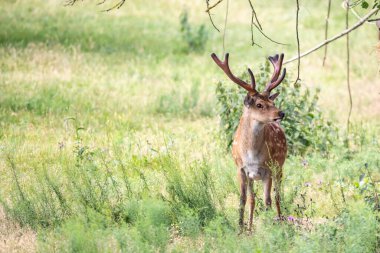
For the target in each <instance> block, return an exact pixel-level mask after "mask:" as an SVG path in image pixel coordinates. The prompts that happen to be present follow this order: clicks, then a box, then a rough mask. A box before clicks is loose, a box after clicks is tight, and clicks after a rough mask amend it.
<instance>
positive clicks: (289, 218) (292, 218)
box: [288, 215, 296, 222]
mask: <svg viewBox="0 0 380 253" xmlns="http://www.w3.org/2000/svg"><path fill="white" fill-rule="evenodd" d="M295 220H296V219H295V218H294V217H293V216H291V215H290V216H288V221H291V222H294V221H295Z"/></svg>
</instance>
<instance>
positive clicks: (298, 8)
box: [294, 0, 301, 84]
mask: <svg viewBox="0 0 380 253" xmlns="http://www.w3.org/2000/svg"><path fill="white" fill-rule="evenodd" d="M296 4H297V11H296V37H297V55H298V57H297V59H298V60H297V79H296V80H295V81H294V84H296V83H297V82H298V80H299V79H300V67H301V57H300V54H301V49H300V38H299V33H298V15H299V12H300V3H299V0H296Z"/></svg>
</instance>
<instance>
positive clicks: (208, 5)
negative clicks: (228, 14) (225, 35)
mask: <svg viewBox="0 0 380 253" xmlns="http://www.w3.org/2000/svg"><path fill="white" fill-rule="evenodd" d="M209 2H210V0H206V5H207V9H208V8H210V3H209ZM207 14H208V17H209V18H210V22H211V24H212V26H213V27H214V28H215V30H217V31H218V32H220V30H219V29H218V27H216V25H215V23H214V20H213V19H212V17H211V13H210V12H209V11H208V12H207Z"/></svg>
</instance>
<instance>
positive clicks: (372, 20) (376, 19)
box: [368, 18, 380, 22]
mask: <svg viewBox="0 0 380 253" xmlns="http://www.w3.org/2000/svg"><path fill="white" fill-rule="evenodd" d="M379 20H380V18H371V19H368V22H375V21H379Z"/></svg>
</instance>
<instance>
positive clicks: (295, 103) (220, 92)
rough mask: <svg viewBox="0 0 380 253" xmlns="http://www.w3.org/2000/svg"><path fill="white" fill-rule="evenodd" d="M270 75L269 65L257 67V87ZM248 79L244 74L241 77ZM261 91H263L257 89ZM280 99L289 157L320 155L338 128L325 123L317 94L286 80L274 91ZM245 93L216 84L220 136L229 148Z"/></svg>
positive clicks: (335, 134) (326, 148) (242, 90)
mask: <svg viewBox="0 0 380 253" xmlns="http://www.w3.org/2000/svg"><path fill="white" fill-rule="evenodd" d="M271 73H272V69H271V67H270V66H269V63H267V64H265V65H263V66H261V67H260V73H259V74H258V75H257V74H256V75H255V77H256V83H257V84H265V83H266V82H267V81H268V80H269V79H270V75H271ZM241 77H242V78H243V79H247V74H243V75H242V76H241ZM257 89H258V90H259V91H262V90H263V89H264V87H263V86H262V85H258V87H257ZM277 91H279V92H280V96H279V97H278V98H277V99H276V101H275V103H276V106H278V107H279V108H281V110H283V111H284V112H285V115H286V116H285V119H284V120H283V121H282V123H281V125H282V126H283V128H284V129H285V133H286V136H287V141H288V150H289V153H290V154H301V155H302V154H304V153H306V152H307V151H320V152H322V153H323V154H325V153H326V152H328V150H329V148H330V147H331V146H332V144H333V143H334V140H336V139H337V137H338V132H337V128H336V127H335V126H334V125H333V124H332V122H330V121H328V120H326V119H325V118H324V116H323V114H322V112H321V111H320V110H319V109H318V107H317V102H318V90H317V92H316V93H315V94H314V95H313V96H312V95H311V94H310V90H309V89H308V88H306V87H304V88H302V87H301V85H300V84H299V83H296V84H292V83H290V81H289V79H287V78H285V79H284V81H283V82H282V84H281V85H280V86H279V87H278V88H277ZM246 94H247V93H246V91H245V90H244V89H242V88H240V87H239V86H238V85H236V84H232V83H229V84H225V83H222V82H219V83H218V85H217V87H216V95H217V99H218V104H219V116H220V121H221V122H220V123H221V134H222V136H223V138H224V139H226V142H227V147H228V148H230V146H231V143H232V140H233V134H234V132H235V131H236V128H237V126H238V124H239V119H240V116H241V114H242V109H243V101H244V97H245V95H246Z"/></svg>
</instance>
